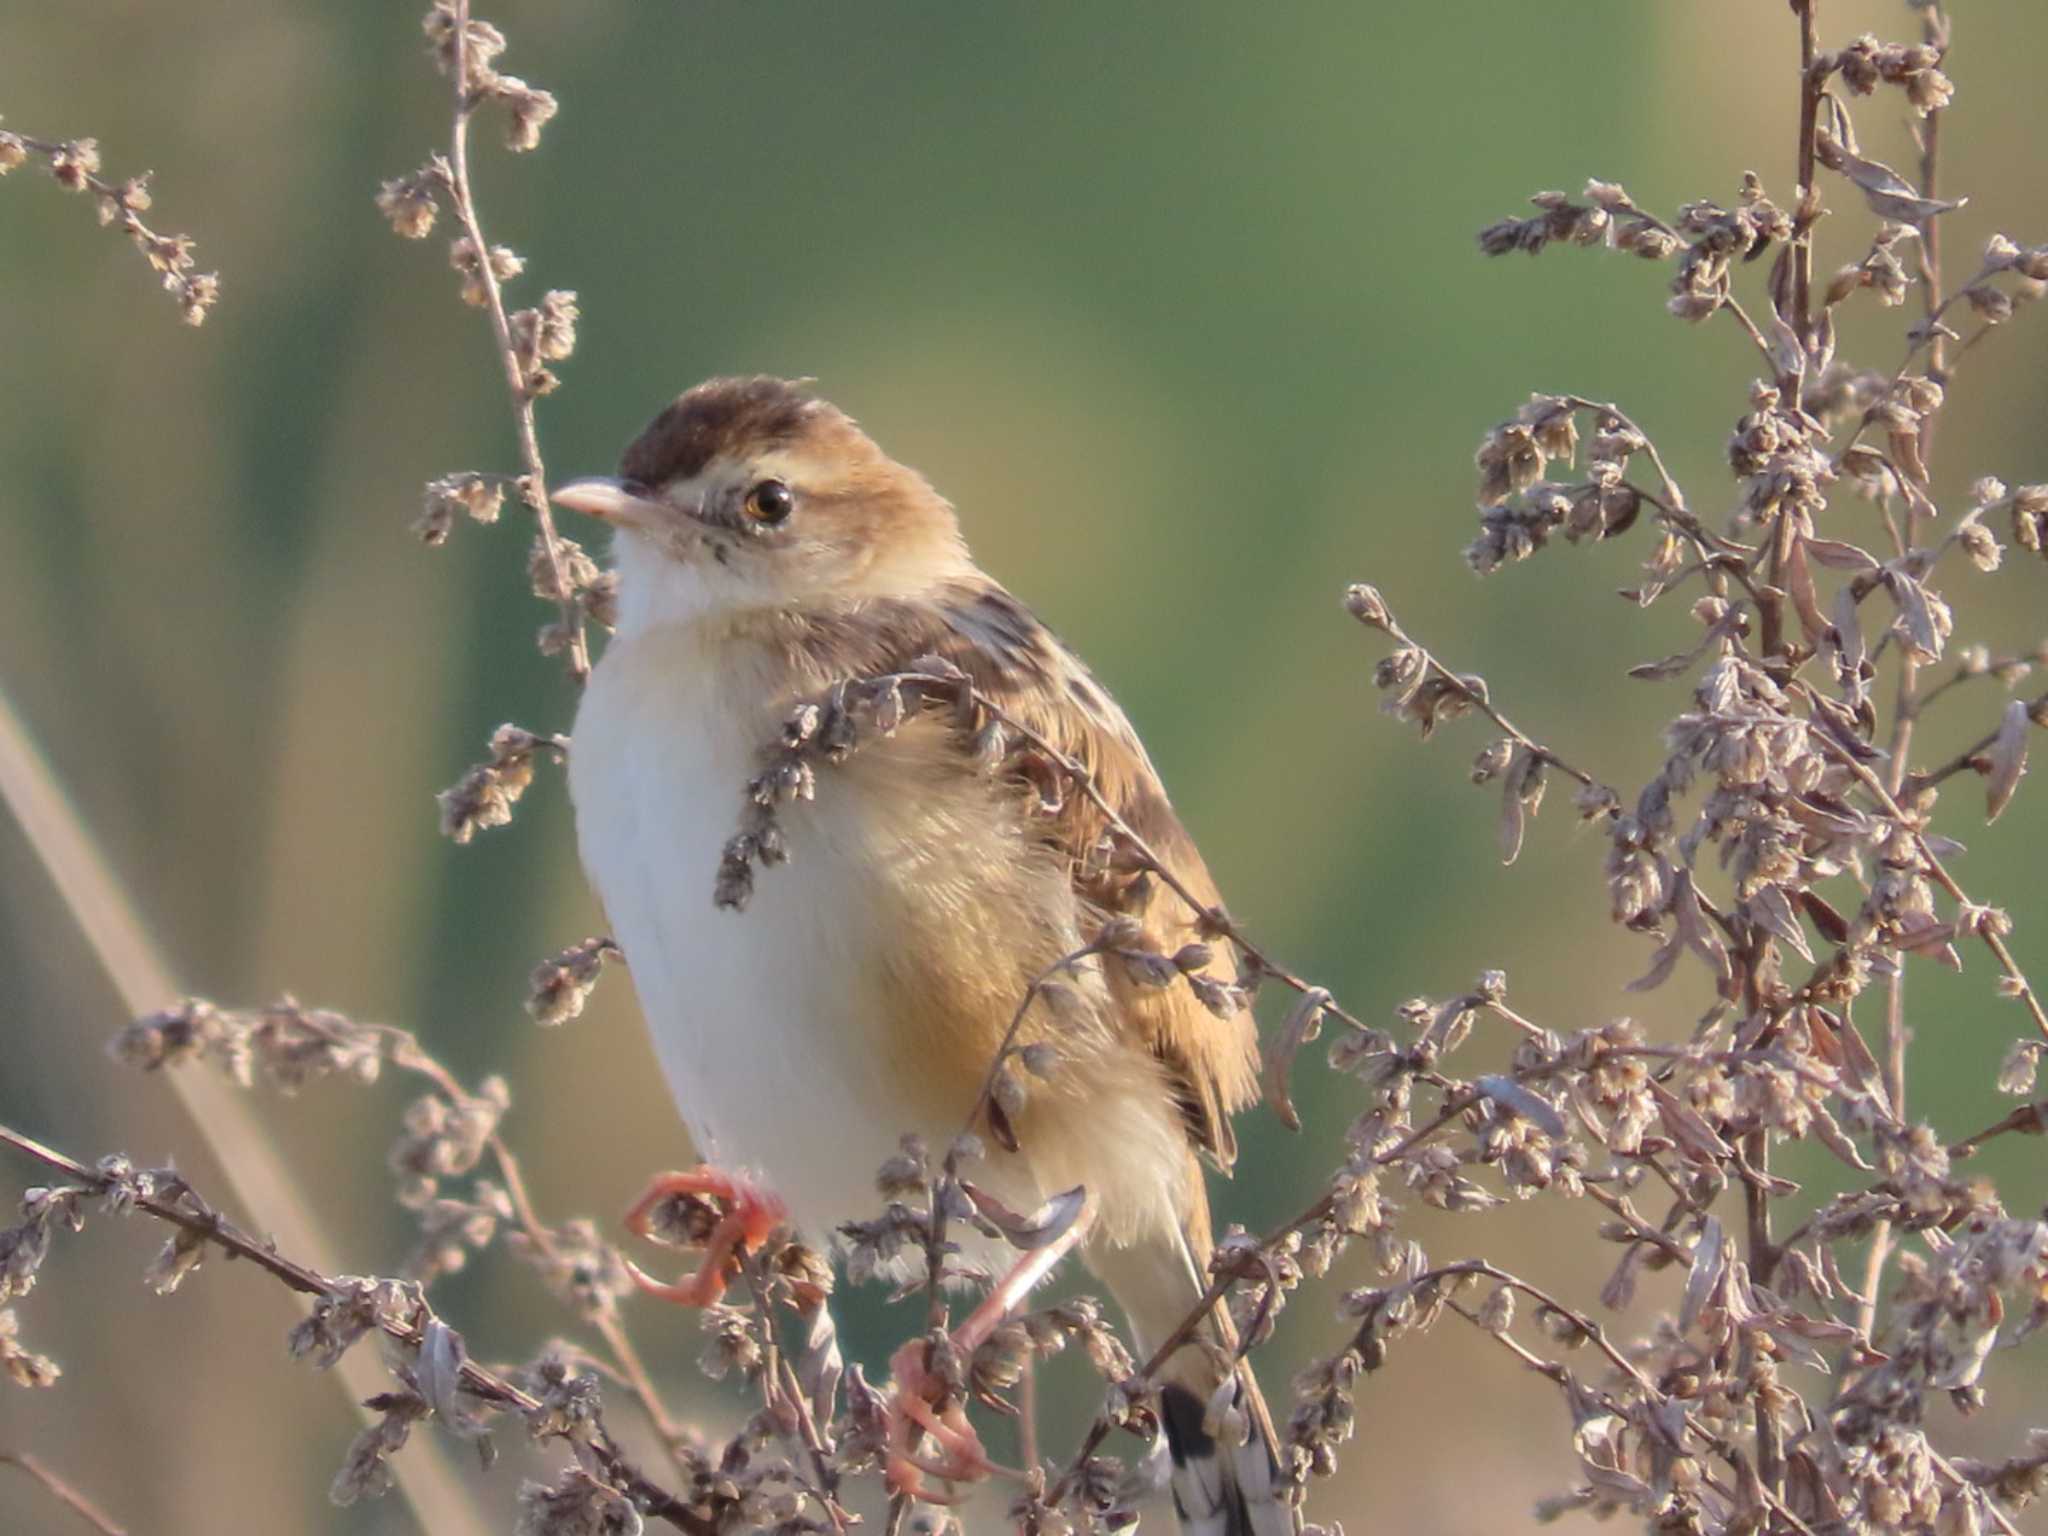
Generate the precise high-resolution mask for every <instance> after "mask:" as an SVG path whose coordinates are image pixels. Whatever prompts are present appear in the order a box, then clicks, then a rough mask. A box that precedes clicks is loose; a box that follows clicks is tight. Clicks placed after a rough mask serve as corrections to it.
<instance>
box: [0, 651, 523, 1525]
mask: <svg viewBox="0 0 2048 1536" xmlns="http://www.w3.org/2000/svg"><path fill="white" fill-rule="evenodd" d="M0 799H4V800H5V801H6V803H7V807H8V809H9V810H10V811H11V812H12V813H13V816H14V819H15V821H16V822H17V823H18V824H19V825H20V827H21V829H22V831H23V832H24V833H25V834H27V837H28V840H29V844H30V846H31V847H33V848H34V849H35V852H36V857H37V858H38V859H39V860H40V861H41V862H42V865H43V868H44V869H45V870H47V871H48V872H49V875H50V879H51V882H52V883H53V884H54V885H55V886H56V887H57V891H58V894H59V895H60V896H61V897H62V898H63V900H64V905H65V907H66V909H67V910H68V911H69V912H70V913H71V916H72V918H73V920H74V921H75V922H76V923H77V924H78V927H79V931H80V932H81V933H82V934H83V935H84V936H85V939H86V942H87V943H88V944H89V945H91V947H92V951H93V954H94V957H95V958H96V959H98V961H99V963H100V966H101V968H102V969H103V970H104V971H105V972H106V973H107V978H108V980H110V981H111V982H113V984H114V989H115V991H117V992H118V993H119V994H120V996H121V1003H122V1006H123V1007H124V1008H125V1009H126V1010H127V1011H128V1012H129V1013H130V1014H133V1015H136V1016H140V1015H142V1014H145V1013H149V1012H151V1011H153V1010H155V1009H158V1008H163V1007H167V1006H169V1005H171V1004H173V1003H175V1002H177V1001H178V1000H179V998H180V997H181V996H182V995H183V993H182V992H181V991H180V989H179V987H178V985H177V982H176V980H175V979H174V978H173V977H172V975H171V972H170V969H169V967H168V966H167V965H166V964H165V962H164V958H163V956H162V954H161V953H160V952H159V951H158V949H157V947H156V944H155V942H154V941H153V940H152V939H151V937H150V935H149V932H148V930H147V929H146V928H145V927H144V926H143V922H142V918H141V915H140V914H139V913H138V912H137V911H136V909H135V905H134V903H133V902H132V901H131V900H130V899H129V896H128V892H127V890H126V888H125V887H123V885H122V884H121V882H120V881H119V879H118V878H116V876H115V874H114V872H113V870H112V868H111V867H110V866H109V865H108V863H107V860H106V858H105V856H104V855H103V854H102V853H101V852H100V850H99V847H98V845H97V844H96V843H95V842H94V841H93V837H92V833H91V831H90V830H89V829H88V828H87V827H86V825H85V823H84V821H83V820H82V819H81V818H80V816H79V814H78V811H77V808H76V807H75V806H73V805H72V804H71V801H70V798H69V797H68V796H67V795H66V794H65V792H64V788H63V785H62V784H61V783H60V782H59V781H58V779H57V777H56V775H55V774H54V773H52V772H51V770H50V767H49V764H48V763H47V762H45V761H44V759H43V756H42V754H41V753H40V752H39V751H38V750H37V748H36V745H35V743H34V741H33V740H32V739H31V738H30V737H29V734H28V731H27V729H26V727H25V726H24V725H23V723H22V720H21V718H20V716H19V715H17V714H16V713H15V710H14V706H13V703H12V701H11V700H9V699H8V697H7V696H6V694H5V693H4V692H0ZM164 1078H165V1081H166V1082H167V1083H168V1085H169V1087H170V1091H171V1092H172V1094H174V1095H175V1096H176V1097H177V1100H178V1102H179V1103H180V1104H181V1105H183V1106H184V1109H185V1112H186V1114H187V1115H188V1116H189V1117H190V1118H191V1121H192V1125H193V1128H194V1130H196V1131H197V1132H198V1134H199V1138H200V1140H201V1142H202V1143H204V1145H205V1147H206V1149H207V1152H208V1154H209V1155H210V1156H211V1157H212V1158H213V1160H214V1162H215V1163H216V1164H217V1165H218V1167H219V1169H220V1173H221V1177H222V1178H223V1179H224V1180H225V1181H226V1183H227V1186H228V1187H229V1188H230V1189H232V1190H233V1191H234V1193H235V1199H236V1201H237V1203H238V1204H239V1205H240V1206H241V1208H242V1209H243V1210H244V1211H245V1212H247V1213H248V1217H249V1220H250V1222H251V1224H252V1225H253V1226H254V1227H255V1228H256V1229H257V1230H259V1231H262V1232H266V1233H268V1234H269V1235H270V1236H272V1237H273V1238H274V1239H275V1240H276V1242H277V1244H278V1246H279V1247H280V1248H282V1249H284V1250H285V1251H287V1252H289V1253H293V1254H297V1255H299V1256H301V1258H302V1259H303V1260H304V1262H305V1263H306V1264H307V1265H308V1267H310V1268H312V1269H315V1270H318V1271H319V1272H320V1273H321V1274H327V1275H331V1274H335V1273H337V1272H338V1271H339V1268H340V1266H338V1265H337V1264H336V1263H335V1262H334V1258H333V1254H332V1252H331V1250H330V1248H329V1245H328V1243H327V1241H326V1238H325V1236H324V1235H323V1234H322V1233H321V1231H320V1230H319V1227H318V1226H317V1224H316V1223H315V1222H314V1221H313V1219H312V1216H311V1214H310V1207H309V1205H308V1203H307V1201H306V1200H305V1198H304V1197H303V1196H302V1195H301V1193H300V1191H299V1189H298V1185H297V1182H296V1181H295V1180H294V1178H293V1177H292V1174H291V1171H290V1170H289V1169H288V1168H286V1167H285V1165H284V1162H283V1160H282V1159H280V1158H279V1157H278V1155H277V1149H276V1148H275V1147H274V1146H273V1145H272V1144H271V1141H270V1138H269V1137H268V1136H267V1135H266V1134H265V1132H264V1131H263V1128H262V1127H261V1126H260V1125H259V1124H258V1123H257V1120H256V1117H255V1116H254V1115H253V1114H252V1113H251V1112H250V1110H249V1106H248V1104H247V1103H246V1102H245V1101H244V1100H243V1098H242V1097H241V1094H240V1093H239V1091H238V1090H237V1089H236V1088H234V1087H233V1086H232V1085H231V1084H229V1083H226V1082H224V1081H222V1080H220V1079H218V1078H215V1077H212V1076H209V1075H207V1074H204V1073H198V1072H167V1073H165V1074H164ZM331 1374H332V1379H333V1380H334V1382H335V1383H336V1385H337V1386H339V1387H340V1388H341V1390H342V1391H343V1392H344V1393H346V1394H347V1396H348V1399H349V1402H350V1404H351V1406H352V1407H353V1408H354V1410H355V1412H356V1414H357V1416H358V1417H359V1418H360V1419H361V1420H362V1422H363V1423H365V1424H369V1423H372V1422H374V1421H375V1420H376V1419H377V1417H378V1415H377V1414H375V1413H373V1412H371V1411H370V1410H368V1409H366V1408H364V1407H362V1402H363V1399H365V1398H368V1397H373V1396H375V1395H376V1394H377V1393H379V1392H383V1391H385V1390H387V1389H388V1388H389V1386H390V1384H391V1383H390V1378H389V1376H388V1375H387V1373H386V1372H385V1370H384V1368H383V1366H382V1365H380V1364H379V1363H378V1361H377V1357H376V1356H375V1355H374V1354H373V1353H371V1352H370V1351H367V1350H365V1351H360V1352H351V1353H349V1354H346V1355H343V1356H342V1357H341V1359H340V1361H339V1362H338V1363H337V1364H336V1365H335V1367H334V1370H333V1372H332V1373H331ZM391 1467H392V1471H393V1473H394V1474H395V1475H396V1477H397V1485H398V1489H399V1491H400V1493H401V1494H402V1495H403V1496H404V1498H405V1500H406V1502H407V1503H408V1504H409V1505H410V1506H411V1507H412V1512H413V1515H414V1518H415V1519H416V1520H417V1522H418V1524H419V1526H420V1528H421V1529H422V1530H425V1531H431V1532H433V1533H435V1536H484V1533H485V1531H486V1530H487V1529H488V1527H487V1526H486V1525H485V1524H484V1521H483V1517H482V1514H481V1512H480V1511H479V1510H478V1509H477V1507H476V1504H475V1501H474V1500H473V1499H472V1498H471V1497H470V1494H469V1491H468V1490H467V1489H466V1488H464V1486H463V1485H462V1483H461V1482H460V1481H459V1480H458V1479H457V1478H456V1476H455V1473H454V1470H453V1469H452V1467H451V1466H450V1465H449V1463H448V1460H447V1458H446V1456H445V1454H444V1453H443V1451H442V1448H441V1447H440V1446H439V1445H438V1444H436V1443H434V1442H433V1441H431V1440H428V1439H424V1438H422V1439H420V1440H416V1441H415V1443H414V1445H413V1446H412V1447H411V1448H410V1449H409V1450H408V1451H407V1453H406V1454H405V1455H404V1456H400V1457H395V1458H393V1460H392V1463H391Z"/></svg>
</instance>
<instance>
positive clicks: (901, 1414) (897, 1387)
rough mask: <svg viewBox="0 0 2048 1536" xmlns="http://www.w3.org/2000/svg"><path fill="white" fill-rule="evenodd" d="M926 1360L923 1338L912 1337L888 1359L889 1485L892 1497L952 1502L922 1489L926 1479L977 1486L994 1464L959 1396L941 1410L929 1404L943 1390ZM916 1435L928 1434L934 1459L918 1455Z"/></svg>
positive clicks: (951, 1498)
mask: <svg viewBox="0 0 2048 1536" xmlns="http://www.w3.org/2000/svg"><path fill="white" fill-rule="evenodd" d="M925 1359H926V1344H925V1341H924V1340H923V1339H912V1340H911V1341H910V1342H909V1343H908V1344H905V1345H904V1346H903V1347H902V1348H901V1349H899V1350H897V1351H896V1353H895V1354H894V1355H892V1356H890V1357H889V1377H890V1381H891V1383H892V1387H893V1390H892V1391H891V1393H890V1396H889V1407H888V1418H889V1451H888V1472H887V1479H888V1486H889V1491H890V1492H891V1493H900V1494H904V1495H907V1496H908V1497H910V1498H913V1499H922V1500H924V1501H925V1502H926V1503H928V1504H951V1503H955V1502H957V1500H958V1497H959V1496H958V1495H956V1494H950V1493H935V1492H933V1491H932V1490H931V1489H930V1488H928V1487H927V1486H926V1485H925V1478H926V1477H927V1476H930V1477H936V1478H939V1479H942V1480H943V1481H945V1482H949V1483H972V1482H979V1481H980V1480H981V1479H982V1478H985V1477H987V1476H988V1475H989V1474H990V1473H991V1472H993V1471H994V1470H995V1466H994V1464H993V1463H992V1462H991V1461H990V1460H989V1459H988V1451H987V1450H986V1448H984V1447H983V1445H982V1443H981V1436H979V1435H978V1434H976V1433H975V1432H974V1426H973V1425H972V1424H970V1423H969V1422H968V1420H967V1411H966V1409H965V1408H963V1407H962V1406H961V1404H960V1402H959V1400H958V1399H957V1398H956V1399H954V1400H952V1401H951V1402H949V1403H947V1405H946V1407H945V1408H944V1409H943V1410H940V1409H938V1408H935V1407H934V1406H933V1398H934V1397H935V1396H936V1394H937V1393H938V1392H939V1391H940V1390H942V1389H941V1388H940V1387H939V1384H938V1383H937V1382H935V1381H933V1380H932V1378H931V1375H930V1373H929V1372H928V1371H927V1369H926V1366H925ZM920 1435H930V1436H931V1437H932V1439H933V1440H934V1441H936V1442H937V1443H938V1447H939V1454H938V1455H937V1456H935V1457H926V1456H920V1455H918V1454H917V1450H916V1447H917V1441H918V1437H919V1436H920Z"/></svg>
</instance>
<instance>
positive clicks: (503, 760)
mask: <svg viewBox="0 0 2048 1536" xmlns="http://www.w3.org/2000/svg"><path fill="white" fill-rule="evenodd" d="M568 750H569V738H568V737H566V736H536V735H535V734H534V733H533V732H532V731H529V730H524V729H522V728H521V727H519V726H516V725H501V726H499V727H498V728H497V729H496V730H495V731H493V732H491V755H490V756H489V757H488V758H486V759H485V760H484V761H483V762H481V763H477V764H475V765H474V766H473V767H471V768H470V770H469V772H467V773H465V774H464V775H463V776H462V777H461V778H460V779H458V780H457V781H456V782H455V783H454V784H452V785H450V786H449V787H448V788H447V789H444V790H442V791H441V793H440V794H439V795H437V796H435V799H436V801H437V802H438V803H439V804H440V807H441V835H442V836H443V837H447V838H452V839H454V840H455V841H456V842H458V843H466V842H468V841H469V840H470V839H471V838H472V837H475V836H476V834H477V833H478V832H479V831H480V830H482V829H484V828H486V827H502V826H506V825H508V824H509V823H510V822H511V820H512V807H513V806H514V805H516V804H518V802H519V797H520V796H521V795H523V794H525V793H526V787H527V786H528V785H529V784H531V783H532V782H533V769H534V764H535V763H536V762H537V761H538V760H539V759H540V758H542V757H549V758H552V759H553V760H554V761H555V762H557V763H560V762H561V761H562V760H563V758H564V755H565V754H566V753H567V752H568Z"/></svg>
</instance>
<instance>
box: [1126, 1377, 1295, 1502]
mask: <svg viewBox="0 0 2048 1536" xmlns="http://www.w3.org/2000/svg"><path fill="white" fill-rule="evenodd" d="M1232 1384H1233V1387H1234V1389H1235V1397H1236V1401H1235V1403H1234V1404H1233V1406H1234V1408H1235V1409H1236V1411H1235V1412H1234V1413H1232V1414H1231V1415H1230V1417H1231V1418H1232V1419H1237V1420H1241V1421H1242V1422H1244V1423H1245V1424H1246V1426H1247V1428H1248V1430H1249V1434H1248V1435H1247V1437H1246V1439H1245V1442H1244V1444H1242V1445H1235V1444H1232V1443H1231V1441H1232V1439H1233V1438H1234V1437H1232V1436H1231V1435H1230V1434H1228V1433H1227V1432H1226V1433H1225V1435H1224V1437H1223V1438H1222V1439H1220V1440H1219V1439H1218V1438H1217V1437H1216V1436H1215V1435H1213V1434H1211V1433H1210V1432H1209V1428H1208V1426H1207V1424H1206V1423H1205V1422H1204V1421H1205V1420H1206V1419H1207V1417H1208V1404H1207V1403H1206V1402H1204V1401H1203V1400H1202V1399H1201V1398H1199V1397H1197V1396H1196V1395H1195V1393H1194V1391H1193V1390H1192V1389H1191V1388H1189V1387H1186V1386H1183V1385H1181V1384H1180V1383H1178V1382H1170V1383H1168V1384H1167V1385H1166V1386H1165V1387H1163V1388H1161V1390H1160V1394H1159V1409H1160V1415H1159V1416H1160V1420H1161V1427H1162V1428H1163V1429H1164V1430H1165V1433H1166V1449H1167V1454H1168V1455H1169V1456H1171V1457H1172V1458H1173V1474H1172V1486H1173V1508H1174V1512H1175V1513H1176V1514H1177V1515H1179V1516H1180V1528H1181V1532H1182V1536H1295V1533H1296V1532H1297V1531H1299V1530H1300V1529H1301V1526H1300V1524H1299V1522H1298V1521H1297V1520H1296V1519H1295V1513H1294V1510H1293V1508H1292V1507H1291V1506H1290V1505H1288V1504H1287V1503H1286V1502H1285V1501H1284V1500H1283V1499H1282V1498H1281V1497H1280V1492H1279V1482H1280V1465H1279V1461H1278V1459H1277V1448H1276V1447H1275V1446H1274V1443H1273V1430H1272V1423H1271V1420H1270V1419H1269V1418H1268V1416H1267V1415H1266V1413H1265V1411H1264V1409H1265V1405H1264V1403H1262V1402H1256V1401H1255V1400H1253V1399H1252V1398H1251V1396H1250V1393H1248V1392H1247V1389H1246V1385H1245V1381H1244V1376H1243V1373H1242V1371H1241V1370H1240V1372H1239V1373H1238V1374H1237V1375H1236V1376H1234V1377H1233V1381H1232ZM1250 1391H1251V1392H1256V1391H1257V1388H1256V1387H1254V1388H1251V1389H1250Z"/></svg>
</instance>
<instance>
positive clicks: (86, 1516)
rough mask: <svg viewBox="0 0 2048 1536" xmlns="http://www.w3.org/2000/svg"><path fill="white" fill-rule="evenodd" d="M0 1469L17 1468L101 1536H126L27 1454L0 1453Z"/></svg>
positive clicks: (102, 1514)
mask: <svg viewBox="0 0 2048 1536" xmlns="http://www.w3.org/2000/svg"><path fill="white" fill-rule="evenodd" d="M0 1466H9V1467H19V1468H20V1469H21V1470H22V1471H23V1472H25V1473H27V1474H28V1475H29V1476H30V1477H32V1478H34V1479H35V1480H36V1481H37V1482H39V1483H41V1484H42V1485H43V1488H44V1490H45V1491H46V1492H48V1493H49V1494H50V1496H51V1497H52V1498H54V1499H56V1500H57V1501H58V1502H60V1503H61V1504H63V1505H64V1506H65V1508H67V1509H69V1510H70V1511H71V1512H72V1513H73V1514H75V1515H77V1516H78V1518H79V1519H81V1520H83V1521H84V1522H85V1523H86V1524H87V1525H90V1526H91V1527H92V1528H93V1529H94V1530H96V1531H98V1532H100V1533H101V1536H128V1530H127V1527H126V1526H123V1525H119V1524H117V1523H116V1522H115V1521H114V1520H113V1519H111V1518H110V1517H109V1516H108V1515H107V1514H106V1513H105V1512H104V1511H103V1510H101V1509H100V1507H99V1506H98V1505H97V1504H95V1503H93V1501H92V1500H91V1499H88V1498H87V1497H86V1496H85V1495H84V1494H82V1493H80V1492H79V1491H78V1490H77V1489H76V1488H74V1487H72V1486H71V1485H70V1484H69V1483H67V1482H65V1481H64V1479H63V1478H61V1477H59V1476H58V1475H57V1474H56V1473H54V1472H52V1471H51V1470H50V1469H49V1468H48V1467H46V1466H44V1465H43V1464H42V1463H41V1462H40V1461H38V1460H37V1459H36V1458H35V1457H33V1456H31V1455H30V1454H29V1453H28V1452H27V1451H0Z"/></svg>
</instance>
